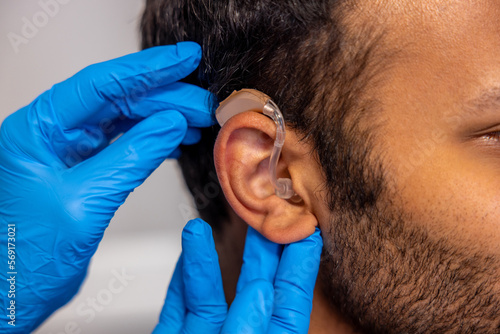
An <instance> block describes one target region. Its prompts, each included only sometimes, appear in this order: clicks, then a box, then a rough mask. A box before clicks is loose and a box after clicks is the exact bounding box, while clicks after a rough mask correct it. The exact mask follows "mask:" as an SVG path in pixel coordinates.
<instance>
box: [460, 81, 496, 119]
mask: <svg viewBox="0 0 500 334" xmlns="http://www.w3.org/2000/svg"><path fill="white" fill-rule="evenodd" d="M464 109H465V110H467V111H468V112H470V113H471V114H482V113H483V112H484V111H496V112H498V111H499V110H500V86H495V87H492V88H489V89H486V90H483V91H482V92H481V93H480V94H479V95H478V96H477V97H475V98H473V99H471V100H468V101H467V102H466V103H465V108H464Z"/></svg>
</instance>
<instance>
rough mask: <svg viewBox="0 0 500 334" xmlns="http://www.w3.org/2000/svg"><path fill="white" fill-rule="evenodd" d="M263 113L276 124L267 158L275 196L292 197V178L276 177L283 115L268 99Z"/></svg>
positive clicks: (284, 133) (282, 139)
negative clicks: (272, 145)
mask: <svg viewBox="0 0 500 334" xmlns="http://www.w3.org/2000/svg"><path fill="white" fill-rule="evenodd" d="M262 111H263V113H264V115H267V116H269V117H270V118H271V119H272V120H273V121H274V123H275V124H276V138H275V140H274V147H273V151H272V152H271V157H270V158H269V178H270V179H271V183H272V184H273V186H274V191H275V193H276V196H278V197H280V198H284V199H289V198H292V196H293V195H295V192H294V191H293V186H292V180H291V179H289V178H279V179H278V178H277V175H276V173H277V169H278V161H279V158H280V155H281V149H282V148H283V145H284V144H285V135H286V132H285V121H284V119H283V115H282V114H281V111H280V110H279V108H278V106H277V105H276V103H274V101H273V100H271V99H269V100H268V101H267V103H266V104H265V105H264V107H263V110H262Z"/></svg>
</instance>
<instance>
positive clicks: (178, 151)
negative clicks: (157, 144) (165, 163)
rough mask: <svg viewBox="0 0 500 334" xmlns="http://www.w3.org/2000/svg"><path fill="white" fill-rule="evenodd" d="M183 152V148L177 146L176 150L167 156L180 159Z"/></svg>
mask: <svg viewBox="0 0 500 334" xmlns="http://www.w3.org/2000/svg"><path fill="white" fill-rule="evenodd" d="M181 154H182V151H181V149H180V148H179V147H177V148H176V149H175V150H173V151H172V153H170V154H169V155H168V157H167V158H168V159H179V158H180V156H181Z"/></svg>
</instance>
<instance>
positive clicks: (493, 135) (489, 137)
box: [481, 131, 500, 143]
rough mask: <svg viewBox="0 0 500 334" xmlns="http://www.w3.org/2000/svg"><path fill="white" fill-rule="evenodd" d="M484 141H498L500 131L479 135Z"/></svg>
mask: <svg viewBox="0 0 500 334" xmlns="http://www.w3.org/2000/svg"><path fill="white" fill-rule="evenodd" d="M481 139H483V140H484V141H485V142H487V143H489V142H492V141H495V142H500V131H496V132H490V133H487V134H484V135H482V136H481Z"/></svg>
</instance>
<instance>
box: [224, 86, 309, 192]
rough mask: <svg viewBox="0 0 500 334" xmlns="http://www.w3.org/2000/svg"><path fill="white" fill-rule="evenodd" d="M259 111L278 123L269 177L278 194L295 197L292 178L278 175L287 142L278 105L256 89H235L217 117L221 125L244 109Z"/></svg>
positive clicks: (270, 160)
mask: <svg viewBox="0 0 500 334" xmlns="http://www.w3.org/2000/svg"><path fill="white" fill-rule="evenodd" d="M248 110H252V111H257V112H261V113H263V114H264V115H266V116H268V117H269V118H271V119H272V120H273V121H274V123H275V124H276V139H275V140H274V147H273V150H272V152H271V157H270V159H269V178H270V180H271V183H272V184H273V187H274V189H275V194H276V196H278V197H280V198H283V199H295V201H296V202H297V201H298V200H300V197H298V196H294V195H295V192H294V190H293V185H292V180H291V179H289V178H279V179H277V176H276V169H277V167H278V160H279V157H280V154H281V149H282V147H283V144H284V143H285V122H284V119H283V115H282V114H281V111H280V110H279V108H278V106H277V105H276V104H275V103H274V102H273V101H272V100H271V98H270V97H269V96H267V95H266V94H264V93H262V92H260V91H258V90H255V89H242V90H239V91H234V92H233V93H232V94H231V95H230V96H229V97H228V98H227V99H225V100H224V101H222V102H221V104H220V105H219V108H217V110H216V112H215V117H216V118H217V121H218V122H219V124H220V126H223V125H224V123H225V122H226V121H227V120H228V119H230V118H231V117H233V116H234V115H237V114H239V113H241V112H244V111H248Z"/></svg>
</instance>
